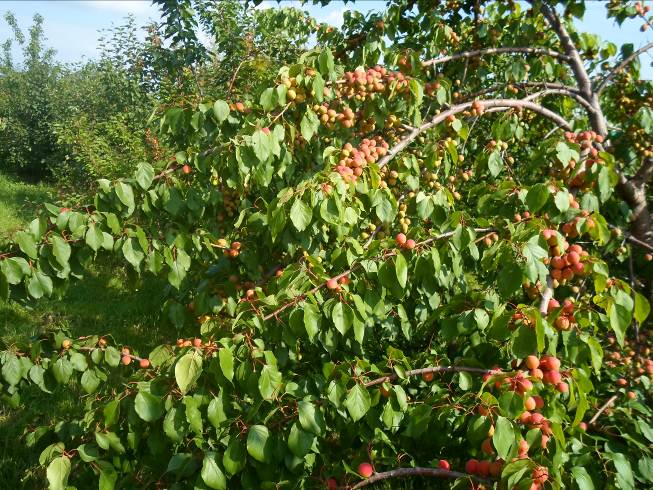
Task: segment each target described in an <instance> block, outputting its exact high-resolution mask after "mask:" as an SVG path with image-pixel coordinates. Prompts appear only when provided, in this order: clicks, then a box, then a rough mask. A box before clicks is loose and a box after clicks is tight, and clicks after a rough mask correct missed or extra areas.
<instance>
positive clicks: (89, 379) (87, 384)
mask: <svg viewBox="0 0 653 490" xmlns="http://www.w3.org/2000/svg"><path fill="white" fill-rule="evenodd" d="M80 382H81V384H82V388H84V391H85V392H86V393H95V391H96V390H97V389H98V387H99V386H100V383H101V381H100V378H98V376H97V374H95V371H94V370H92V369H89V370H87V371H84V374H82V379H81V381H80Z"/></svg>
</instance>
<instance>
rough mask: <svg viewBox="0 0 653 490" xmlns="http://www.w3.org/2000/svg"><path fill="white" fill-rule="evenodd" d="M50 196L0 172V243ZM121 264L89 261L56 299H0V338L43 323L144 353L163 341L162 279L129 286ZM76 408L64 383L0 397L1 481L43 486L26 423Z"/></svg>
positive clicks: (53, 196)
mask: <svg viewBox="0 0 653 490" xmlns="http://www.w3.org/2000/svg"><path fill="white" fill-rule="evenodd" d="M54 200H57V192H56V191H55V189H54V188H53V187H51V186H47V185H42V184H40V185H33V184H25V183H21V182H18V181H16V180H13V179H11V178H8V177H6V176H3V175H1V174H0V243H2V242H3V241H6V240H8V239H10V238H11V236H12V235H13V234H14V233H15V232H16V231H17V230H19V229H21V228H22V227H24V226H25V225H26V224H27V223H29V221H31V220H32V219H33V218H34V216H35V215H36V213H37V212H38V209H39V208H40V207H41V205H42V204H43V203H44V202H47V201H54ZM129 282H130V278H129V277H128V275H127V273H126V272H125V270H124V269H123V268H122V265H121V264H120V263H118V262H116V261H112V260H110V259H109V260H105V261H103V262H101V263H98V264H96V265H95V266H94V267H93V268H92V270H90V271H89V272H88V274H87V276H86V277H85V278H84V279H83V280H82V281H77V282H75V283H72V284H71V286H70V288H69V289H68V291H67V292H66V294H65V295H64V297H63V298H62V299H61V300H58V301H57V300H42V301H39V302H34V303H29V304H19V303H16V302H10V303H4V302H1V301H0V345H2V344H4V345H11V344H12V343H15V342H18V341H21V340H28V339H29V338H31V337H34V336H37V335H39V334H41V333H43V332H44V331H47V330H54V329H60V328H64V329H67V330H68V331H69V332H70V334H71V335H72V336H75V337H77V336H83V335H91V334H103V335H106V334H113V335H115V337H116V338H117V339H118V340H119V341H120V342H121V343H124V344H127V345H129V346H131V347H132V348H133V349H135V350H136V351H137V352H142V353H148V352H149V351H150V350H151V349H152V348H153V347H154V346H156V345H158V344H159V343H161V342H163V341H170V340H171V339H169V338H167V337H166V335H167V334H168V333H169V332H166V331H165V330H164V329H161V328H158V327H157V323H158V322H157V321H156V320H157V318H158V315H159V313H160V308H161V291H162V284H161V283H158V282H156V281H143V282H141V283H140V284H138V286H137V287H136V288H132V287H128V286H126V284H128V283H129ZM80 410H83V405H82V404H81V403H80V400H79V398H78V397H77V396H75V395H73V392H72V391H71V390H70V389H67V388H65V387H64V388H61V389H59V390H57V391H56V392H55V393H54V394H53V395H46V394H44V393H42V392H41V391H40V390H39V389H38V388H34V389H26V390H24V391H23V392H21V408H20V409H19V410H11V409H8V408H7V407H3V406H2V405H1V404H0V482H2V484H0V487H1V488H30V489H31V488H42V487H43V482H44V475H43V472H42V471H41V470H38V469H37V467H38V456H39V454H40V451H41V450H42V449H43V447H42V446H43V444H39V445H38V446H37V447H35V448H28V447H26V445H25V439H24V430H25V428H26V427H35V426H38V425H48V424H49V423H50V422H51V421H52V416H53V415H55V414H65V413H74V412H77V411H80Z"/></svg>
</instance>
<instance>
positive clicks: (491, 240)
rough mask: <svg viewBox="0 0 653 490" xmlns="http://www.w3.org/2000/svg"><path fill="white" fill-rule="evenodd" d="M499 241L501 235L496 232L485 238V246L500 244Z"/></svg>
mask: <svg viewBox="0 0 653 490" xmlns="http://www.w3.org/2000/svg"><path fill="white" fill-rule="evenodd" d="M498 241H499V235H498V234H497V233H495V232H492V233H488V234H487V235H485V236H484V237H483V244H484V245H485V246H486V247H490V246H492V244H493V243H494V242H498Z"/></svg>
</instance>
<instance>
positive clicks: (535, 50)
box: [422, 47, 568, 66]
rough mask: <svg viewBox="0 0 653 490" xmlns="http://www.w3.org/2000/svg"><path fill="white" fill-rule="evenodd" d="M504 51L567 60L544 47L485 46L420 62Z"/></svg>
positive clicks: (433, 62)
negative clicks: (485, 47) (484, 47)
mask: <svg viewBox="0 0 653 490" xmlns="http://www.w3.org/2000/svg"><path fill="white" fill-rule="evenodd" d="M505 53H526V54H536V55H548V56H552V57H554V58H560V59H564V60H567V59H568V56H567V55H564V54H562V53H559V52H558V51H554V50H552V49H546V48H527V47H504V48H487V49H476V50H474V51H465V52H463V53H455V54H451V55H448V56H441V57H439V58H433V59H430V60H426V61H423V62H422V66H433V65H438V64H440V63H446V62H448V61H455V60H459V59H467V58H476V57H480V56H485V55H487V54H505Z"/></svg>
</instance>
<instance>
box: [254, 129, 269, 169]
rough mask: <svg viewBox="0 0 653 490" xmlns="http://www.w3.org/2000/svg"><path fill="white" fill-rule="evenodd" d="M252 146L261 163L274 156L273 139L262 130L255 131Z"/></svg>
mask: <svg viewBox="0 0 653 490" xmlns="http://www.w3.org/2000/svg"><path fill="white" fill-rule="evenodd" d="M251 146H252V149H253V150H254V154H255V155H256V158H258V159H259V161H260V162H265V161H267V159H268V158H270V156H272V144H271V137H270V136H269V135H267V134H265V133H264V132H263V131H262V130H260V129H258V130H256V131H254V134H253V135H252V139H251Z"/></svg>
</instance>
